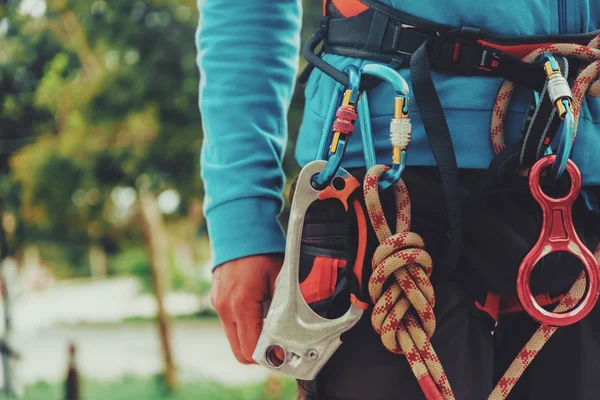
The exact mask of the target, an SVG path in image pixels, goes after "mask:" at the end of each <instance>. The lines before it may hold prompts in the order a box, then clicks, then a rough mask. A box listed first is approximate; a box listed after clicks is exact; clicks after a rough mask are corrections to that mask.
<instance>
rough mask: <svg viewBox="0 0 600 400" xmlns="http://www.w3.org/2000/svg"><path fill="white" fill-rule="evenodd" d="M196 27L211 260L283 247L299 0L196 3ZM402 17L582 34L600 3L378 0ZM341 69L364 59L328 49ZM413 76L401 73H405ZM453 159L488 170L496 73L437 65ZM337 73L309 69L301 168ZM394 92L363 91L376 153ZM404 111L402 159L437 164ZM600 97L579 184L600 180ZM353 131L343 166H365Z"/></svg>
mask: <svg viewBox="0 0 600 400" xmlns="http://www.w3.org/2000/svg"><path fill="white" fill-rule="evenodd" d="M199 1H200V3H199V9H200V15H201V17H200V23H199V27H198V32H197V37H196V40H197V46H198V65H199V68H200V73H201V85H200V102H199V104H200V110H201V113H202V121H203V129H204V143H203V147H202V156H201V167H202V178H203V180H204V185H205V193H206V197H205V205H204V210H205V215H206V218H207V222H208V230H209V236H210V239H211V245H212V250H213V257H214V265H215V266H218V265H220V264H222V263H224V262H226V261H229V260H233V259H236V258H240V257H244V256H248V255H255V254H266V253H274V252H283V250H284V247H285V236H284V232H283V230H282V228H281V226H280V224H279V223H278V220H277V217H278V215H279V213H280V212H281V210H282V206H283V198H282V194H281V192H282V189H283V185H284V175H283V171H282V168H281V160H282V157H283V154H284V149H285V146H286V130H287V126H286V113H287V111H288V108H289V104H290V100H291V96H292V92H293V89H294V81H295V77H296V74H297V66H298V52H299V33H300V25H301V4H300V0H260V1H248V0H226V1H225V0H221V1H219V0H199ZM383 2H384V3H386V4H388V5H391V6H393V7H395V8H397V9H400V10H402V11H404V12H407V13H409V14H413V15H416V16H419V17H421V18H424V19H428V20H431V21H435V22H439V23H443V24H446V25H453V26H472V27H479V28H481V29H483V30H486V31H488V32H490V33H494V34H501V35H543V34H557V33H581V32H589V31H592V30H596V29H599V28H600V15H598V13H597V12H593V11H592V10H599V9H600V0H511V1H510V2H507V1H481V0H454V1H450V0H445V1H440V0H421V1H412V2H411V1H404V0H383ZM325 58H326V59H327V61H328V62H330V63H331V64H333V65H334V66H336V67H337V68H339V69H343V68H344V66H346V65H348V64H350V63H352V64H355V65H357V66H360V65H361V64H362V63H363V62H364V61H363V60H359V59H354V58H348V57H340V56H335V55H325ZM401 73H402V74H403V76H404V77H405V78H406V79H407V80H408V81H409V82H410V80H409V77H410V76H409V75H410V74H409V71H408V70H403V71H401ZM433 78H434V82H435V84H436V88H437V90H438V93H439V95H440V99H441V102H442V106H443V107H444V109H445V112H446V117H447V119H448V125H449V127H450V131H451V133H452V139H453V142H454V146H455V150H456V154H457V160H458V164H459V167H461V168H487V166H488V165H489V162H490V160H491V158H492V156H493V151H492V148H491V142H490V137H489V131H490V122H491V116H492V113H491V110H492V108H493V103H494V99H495V97H496V94H497V92H498V88H499V87H500V85H501V83H502V80H501V79H496V78H483V77H459V76H453V75H450V74H445V73H434V76H433ZM335 86H336V85H335V82H334V81H333V80H332V79H330V78H329V77H327V76H325V75H323V74H322V73H320V72H319V71H315V72H313V74H312V75H311V77H310V79H309V82H308V84H307V86H306V88H305V94H306V107H305V112H304V119H303V124H302V128H301V131H300V134H299V139H298V143H297V147H296V158H297V160H298V162H299V164H300V165H304V164H306V163H307V162H310V161H312V160H313V159H314V158H315V156H316V152H317V145H318V143H319V140H320V136H321V134H322V127H323V124H324V120H325V114H326V112H327V108H328V105H329V102H330V99H331V96H332V95H333V93H334V90H335ZM528 95H529V93H526V92H525V91H524V90H518V91H517V93H516V96H515V99H514V101H513V103H512V104H511V107H510V112H509V115H508V135H509V138H510V140H516V138H517V137H518V136H519V135H520V126H521V124H522V121H523V118H524V110H525V108H526V105H527V102H528V100H529V96H528ZM392 97H393V90H392V89H391V87H390V86H389V85H380V86H378V87H377V88H375V89H373V90H372V92H370V93H369V100H370V102H371V116H372V124H373V132H374V136H375V147H376V151H377V155H378V159H379V161H380V162H383V161H387V160H388V159H389V158H390V156H389V154H390V148H389V141H388V133H387V132H386V131H387V130H388V127H389V121H390V118H391V115H392V113H393V103H392V102H391V101H390V100H389V99H391V98H392ZM413 108H414V109H411V120H412V122H413V141H412V143H411V145H410V147H409V149H408V153H409V158H408V159H409V164H410V165H435V160H434V158H433V155H432V154H431V151H430V149H429V146H428V144H427V139H426V137H425V133H424V130H423V126H422V124H421V121H420V116H419V113H418V111H417V110H416V108H415V107H414V102H413ZM599 124H600V101H599V100H598V99H590V98H588V99H587V101H586V102H585V104H584V106H583V108H582V114H581V119H580V124H579V129H578V135H577V141H576V144H575V148H574V152H573V159H574V161H575V162H576V163H577V165H578V166H579V167H580V169H581V171H582V174H583V177H584V183H585V184H600V163H598V162H597V160H596V155H597V154H600V125H599ZM358 135H360V130H358V132H356V134H355V135H354V136H355V137H354V139H356V140H351V141H350V143H349V145H348V150H347V153H346V156H345V158H344V163H343V165H344V166H345V167H357V166H362V165H363V155H362V146H361V141H360V139H359V138H358Z"/></svg>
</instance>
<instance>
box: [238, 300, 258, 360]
mask: <svg viewBox="0 0 600 400" xmlns="http://www.w3.org/2000/svg"><path fill="white" fill-rule="evenodd" d="M240 311H241V312H240V313H239V314H238V316H237V317H238V319H237V324H236V325H237V330H238V338H239V341H240V345H241V348H242V355H243V357H244V358H245V359H246V360H247V361H248V362H249V363H253V364H255V361H254V360H253V359H252V354H253V353H254V349H256V344H257V343H258V339H259V338H260V332H261V331H262V327H263V306H262V303H260V302H257V303H254V304H252V305H251V306H248V307H245V308H244V309H243V310H240Z"/></svg>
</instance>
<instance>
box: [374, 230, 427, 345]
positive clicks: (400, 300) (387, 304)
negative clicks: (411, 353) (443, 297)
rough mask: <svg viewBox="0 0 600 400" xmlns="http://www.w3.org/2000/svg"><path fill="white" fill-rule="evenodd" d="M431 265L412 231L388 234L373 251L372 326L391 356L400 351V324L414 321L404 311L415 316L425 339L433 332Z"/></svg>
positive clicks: (422, 243) (421, 241)
mask: <svg viewBox="0 0 600 400" xmlns="http://www.w3.org/2000/svg"><path fill="white" fill-rule="evenodd" d="M432 264H433V263H432V260H431V257H430V256H429V254H428V253H427V252H426V251H425V250H424V242H423V239H422V238H421V237H420V236H419V235H417V234H416V233H413V232H401V233H397V234H395V235H392V236H390V237H388V238H387V239H385V240H384V241H383V242H382V243H381V244H380V245H379V247H378V248H377V250H376V251H375V255H374V256H373V264H372V266H373V274H372V275H371V279H370V280H369V293H370V295H371V300H372V301H373V303H374V304H375V308H374V309H373V314H372V323H373V327H374V328H375V330H376V331H377V333H379V334H380V335H381V337H382V341H383V343H384V344H385V345H386V347H387V348H388V350H390V351H392V352H394V353H401V352H402V351H401V347H400V343H399V341H400V335H399V329H400V325H401V324H404V325H406V324H411V323H414V322H412V321H413V320H414V318H409V319H407V318H405V316H406V313H407V312H412V314H416V316H418V319H419V321H420V324H419V325H420V326H422V327H423V329H424V331H425V333H426V334H427V336H428V337H431V336H432V335H433V333H434V331H435V316H434V313H433V306H434V304H435V294H434V292H433V286H432V285H431V282H430V280H429V277H430V276H431V271H432ZM417 323H418V321H417Z"/></svg>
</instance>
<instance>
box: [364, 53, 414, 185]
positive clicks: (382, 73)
mask: <svg viewBox="0 0 600 400" xmlns="http://www.w3.org/2000/svg"><path fill="white" fill-rule="evenodd" d="M360 72H361V74H362V75H370V76H373V77H376V78H379V79H382V80H384V81H386V82H388V83H390V84H391V85H392V87H393V88H394V90H395V92H396V99H395V102H394V119H392V125H391V126H390V130H391V131H392V132H391V135H390V136H391V137H390V139H391V140H394V136H393V135H394V132H393V131H394V130H395V129H396V130H397V128H394V126H396V127H401V128H402V129H404V130H406V129H409V131H408V135H410V120H409V119H408V114H409V86H408V83H406V80H405V79H404V78H403V77H402V76H401V75H400V74H399V73H398V71H396V70H395V69H393V68H390V67H388V66H386V65H382V64H366V65H364V66H363V67H362V68H361V71H360ZM358 107H359V115H360V117H359V122H360V129H361V137H362V142H363V150H364V156H365V164H366V167H367V169H369V168H371V167H372V166H373V165H375V164H377V159H376V155H375V148H374V145H373V129H372V126H371V119H370V111H369V100H368V97H367V94H366V93H363V94H362V95H361V100H360V104H359V106H358ZM394 122H396V124H394ZM409 140H410V136H409V137H408V140H405V143H403V144H402V145H398V143H392V145H393V155H392V167H391V169H390V170H389V171H387V172H386V173H385V174H384V175H383V176H382V177H381V179H380V180H379V188H380V189H381V190H385V189H388V188H390V187H392V186H393V185H395V184H396V182H398V181H399V180H400V178H401V176H402V173H403V172H404V169H405V168H406V159H407V156H406V146H407V145H408V142H409Z"/></svg>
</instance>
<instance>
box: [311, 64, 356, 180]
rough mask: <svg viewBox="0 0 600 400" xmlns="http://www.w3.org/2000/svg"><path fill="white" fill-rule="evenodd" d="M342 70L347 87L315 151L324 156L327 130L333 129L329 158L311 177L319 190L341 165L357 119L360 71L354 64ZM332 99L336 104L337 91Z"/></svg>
mask: <svg viewBox="0 0 600 400" xmlns="http://www.w3.org/2000/svg"><path fill="white" fill-rule="evenodd" d="M344 72H345V73H346V74H347V76H348V87H347V89H346V90H345V92H344V95H343V98H342V102H341V106H340V107H339V108H338V109H337V112H336V113H335V117H336V119H335V121H333V123H331V122H330V121H328V122H326V123H325V127H324V130H325V129H327V134H325V135H323V136H322V139H321V143H320V146H319V147H320V148H319V151H318V153H317V154H318V155H319V156H321V157H325V155H324V153H325V151H324V147H325V146H326V143H327V139H328V138H329V131H330V129H333V138H332V140H331V145H330V147H329V160H328V161H327V164H326V165H325V168H324V169H323V171H321V172H320V173H319V174H318V175H317V176H315V177H314V178H313V179H312V184H313V186H314V187H315V188H316V189H319V190H322V189H324V188H325V187H327V185H328V184H329V182H331V180H332V179H333V177H334V176H335V174H336V172H337V170H338V169H339V168H340V166H341V165H342V158H343V156H344V153H345V152H346V145H347V144H348V140H349V139H350V136H351V135H352V133H353V132H354V123H355V122H356V120H357V119H358V115H357V113H356V105H357V103H358V97H359V89H360V80H361V75H360V71H359V69H358V68H357V67H356V66H354V65H349V66H348V67H346V68H345V69H344ZM332 101H334V102H335V103H336V104H337V103H338V102H339V92H338V95H337V96H334V99H333V100H332ZM332 104H333V103H332ZM332 110H333V108H332ZM330 119H333V114H331V115H330Z"/></svg>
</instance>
